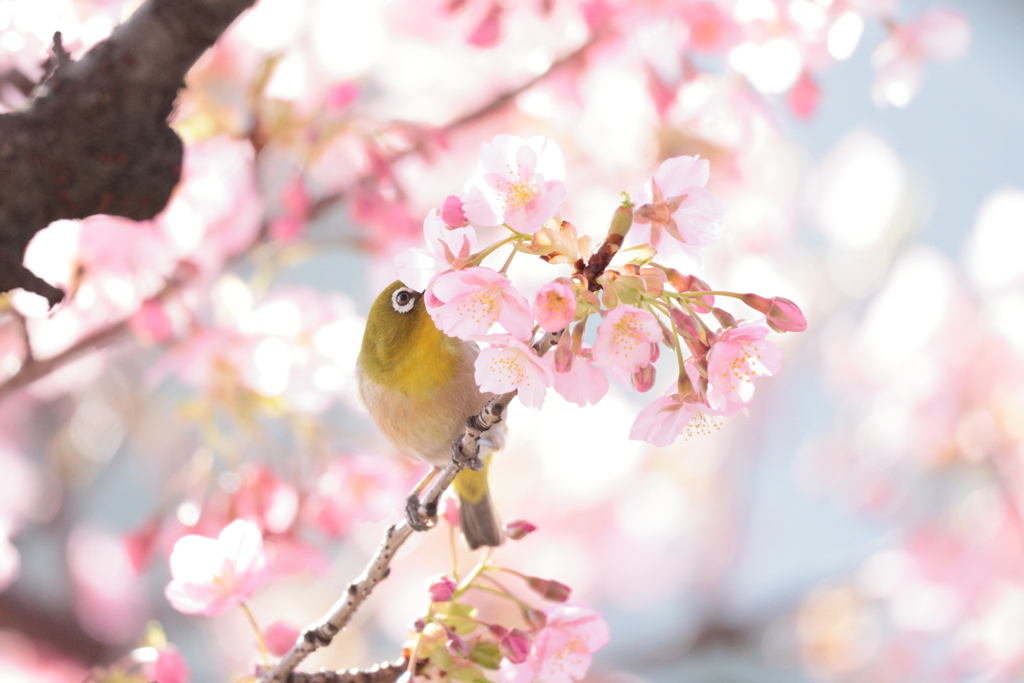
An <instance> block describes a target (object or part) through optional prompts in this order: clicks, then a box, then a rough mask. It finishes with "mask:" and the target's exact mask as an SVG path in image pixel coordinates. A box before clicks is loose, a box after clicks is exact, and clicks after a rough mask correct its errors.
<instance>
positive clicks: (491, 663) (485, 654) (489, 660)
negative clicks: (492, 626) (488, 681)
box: [469, 640, 501, 670]
mask: <svg viewBox="0 0 1024 683" xmlns="http://www.w3.org/2000/svg"><path fill="white" fill-rule="evenodd" d="M469 658H470V659H471V660H473V661H474V662H476V663H477V664H479V665H480V666H482V667H483V668H485V669H491V670H497V668H498V666H499V665H500V664H501V650H499V649H498V644H497V643H495V642H493V641H489V640H485V641H481V642H479V643H477V644H476V645H475V646H474V647H473V649H472V650H470V651H469Z"/></svg>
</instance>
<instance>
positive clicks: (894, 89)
mask: <svg viewBox="0 0 1024 683" xmlns="http://www.w3.org/2000/svg"><path fill="white" fill-rule="evenodd" d="M970 42H971V29H970V25H969V24H968V23H967V20H966V19H964V17H963V15H961V14H960V13H958V12H955V11H953V10H949V9H944V8H937V7H932V8H929V9H927V10H925V12H924V14H923V15H922V16H921V18H920V19H918V20H917V21H914V22H908V23H906V24H903V25H901V26H898V27H897V28H896V29H895V30H893V31H892V33H891V34H890V35H889V37H888V38H887V39H886V40H884V41H883V42H882V43H880V44H879V45H878V47H877V48H875V51H874V53H873V54H872V55H871V62H872V64H874V66H875V68H876V69H877V70H878V75H877V76H876V78H875V82H874V84H873V85H872V86H871V95H872V97H873V98H874V100H875V103H876V104H878V105H883V104H891V105H892V106H894V107H905V106H906V105H907V104H908V103H909V102H910V100H911V99H913V97H914V95H916V94H917V91H918V90H919V89H920V88H921V82H922V81H923V80H924V61H925V60H926V59H934V60H936V61H942V62H949V61H953V60H956V59H959V58H960V57H962V56H963V55H964V54H965V53H966V52H967V47H968V45H969V44H970Z"/></svg>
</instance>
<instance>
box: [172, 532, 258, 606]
mask: <svg viewBox="0 0 1024 683" xmlns="http://www.w3.org/2000/svg"><path fill="white" fill-rule="evenodd" d="M170 564H171V577H172V578H171V582H170V583H169V584H167V589H166V590H165V591H164V593H165V594H166V596H167V599H168V600H169V601H170V603H171V605H172V606H173V607H174V608H175V609H176V610H178V611H179V612H184V613H185V614H205V615H206V616H210V617H215V616H218V615H221V614H224V612H226V611H228V610H229V609H231V608H232V607H234V606H235V605H239V604H241V603H242V602H243V601H245V599H246V598H248V597H249V596H250V595H252V594H253V593H254V592H255V591H256V590H257V589H258V588H259V587H260V586H261V585H262V584H263V582H264V580H265V579H266V578H267V558H266V555H265V554H264V553H263V535H262V534H261V533H260V529H259V527H258V526H256V525H255V524H254V523H252V522H250V521H247V520H243V519H236V520H235V521H234V522H232V523H231V524H229V525H227V526H226V527H224V529H223V530H222V531H221V532H220V535H219V536H218V537H217V538H215V539H214V538H207V537H205V536H191V535H190V536H183V537H181V538H179V539H178V542H177V543H175V544H174V550H173V551H172V552H171V558H170Z"/></svg>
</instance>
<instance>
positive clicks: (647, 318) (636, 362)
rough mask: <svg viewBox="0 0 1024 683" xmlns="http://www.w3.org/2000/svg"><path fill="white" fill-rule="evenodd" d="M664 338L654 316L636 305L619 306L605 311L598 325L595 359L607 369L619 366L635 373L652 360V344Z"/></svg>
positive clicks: (630, 372)
mask: <svg viewBox="0 0 1024 683" xmlns="http://www.w3.org/2000/svg"><path fill="white" fill-rule="evenodd" d="M662 337H663V335H662V332H661V327H660V326H659V325H658V320H657V318H655V317H654V315H652V314H651V313H649V312H647V311H642V310H640V309H639V308H637V307H635V306H618V307H616V308H613V309H612V310H610V311H608V312H607V313H606V314H605V316H604V320H603V321H602V322H601V326H600V327H599V328H597V340H596V341H595V342H594V349H593V354H594V362H595V363H597V364H598V365H600V366H601V367H602V368H605V369H606V370H610V369H612V368H614V367H618V368H621V369H622V370H623V371H625V372H626V373H628V374H632V373H634V372H636V371H637V370H639V369H640V368H642V367H643V366H645V365H647V364H648V363H649V362H650V361H651V353H652V349H651V345H652V344H657V343H658V342H660V341H661V340H662ZM574 365H575V363H574Z"/></svg>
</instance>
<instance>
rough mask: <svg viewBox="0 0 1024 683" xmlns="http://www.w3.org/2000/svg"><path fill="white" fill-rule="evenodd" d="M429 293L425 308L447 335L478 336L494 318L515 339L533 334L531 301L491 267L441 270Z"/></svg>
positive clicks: (487, 328) (522, 338)
mask: <svg viewBox="0 0 1024 683" xmlns="http://www.w3.org/2000/svg"><path fill="white" fill-rule="evenodd" d="M430 295H431V296H428V297H426V299H425V301H426V304H427V312H429V313H430V317H431V318H433V320H434V324H435V325H437V327H438V329H440V330H441V331H443V332H444V333H445V334H447V335H448V336H451V337H458V338H460V339H470V338H473V337H481V336H483V335H485V334H487V331H488V330H490V328H491V325H493V324H494V323H496V322H497V323H499V324H500V325H501V326H502V327H504V328H505V331H506V332H508V333H509V334H510V335H512V336H513V337H515V338H516V339H520V340H528V339H529V338H530V336H531V335H532V334H533V315H532V314H531V313H530V305H529V304H528V303H527V302H526V299H525V298H524V297H523V295H522V294H520V293H519V292H518V291H516V289H515V288H514V287H513V286H512V282H511V281H510V280H509V279H508V278H507V277H505V276H504V275H500V274H499V273H497V272H495V271H493V270H491V269H490V268H483V267H479V266H478V267H473V268H467V269H465V270H455V271H452V272H450V273H444V274H442V275H441V276H439V277H438V278H437V279H436V280H434V283H433V284H432V285H431V287H430Z"/></svg>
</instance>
